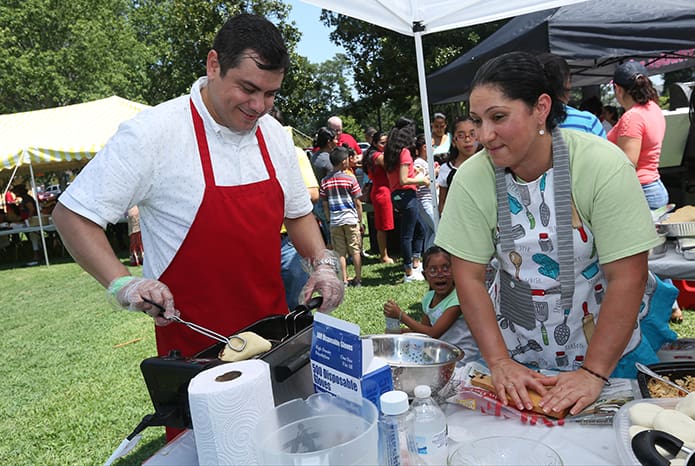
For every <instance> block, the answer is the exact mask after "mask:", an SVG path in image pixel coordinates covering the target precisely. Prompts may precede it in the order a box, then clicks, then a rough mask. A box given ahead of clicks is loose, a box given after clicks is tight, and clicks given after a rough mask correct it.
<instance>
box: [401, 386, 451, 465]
mask: <svg viewBox="0 0 695 466" xmlns="http://www.w3.org/2000/svg"><path fill="white" fill-rule="evenodd" d="M414 393H415V399H414V400H413V404H412V405H411V407H410V411H411V412H412V413H413V436H414V438H415V446H416V448H417V453H418V455H419V456H420V457H421V458H422V459H423V460H424V461H425V463H426V464H431V465H441V464H446V458H447V425H446V415H445V414H444V412H443V411H442V409H441V408H440V407H439V405H438V404H437V403H436V402H435V401H434V400H433V399H432V390H431V389H430V387H429V386H427V385H418V386H417V387H415V390H414Z"/></svg>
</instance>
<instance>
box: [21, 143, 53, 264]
mask: <svg viewBox="0 0 695 466" xmlns="http://www.w3.org/2000/svg"><path fill="white" fill-rule="evenodd" d="M24 155H25V157H26V158H28V159H29V174H30V175H31V193H32V194H33V195H34V201H36V215H37V216H38V218H39V232H40V233H41V245H42V246H43V258H44V259H45V260H46V266H47V267H48V266H49V265H51V264H49V263H48V251H47V250H46V236H45V235H44V232H43V221H42V218H41V202H40V201H39V196H38V194H37V193H36V180H35V179H34V166H33V165H32V163H31V157H29V154H28V153H27V152H26V150H25V151H24Z"/></svg>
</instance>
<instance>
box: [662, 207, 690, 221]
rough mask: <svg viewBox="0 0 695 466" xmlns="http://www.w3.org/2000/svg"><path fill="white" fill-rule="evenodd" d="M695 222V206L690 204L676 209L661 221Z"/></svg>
mask: <svg viewBox="0 0 695 466" xmlns="http://www.w3.org/2000/svg"><path fill="white" fill-rule="evenodd" d="M686 222H695V207H694V206H691V205H686V206H683V207H681V208H680V209H676V211H675V212H673V213H672V214H671V215H669V216H668V218H667V219H666V220H664V221H663V222H662V223H686Z"/></svg>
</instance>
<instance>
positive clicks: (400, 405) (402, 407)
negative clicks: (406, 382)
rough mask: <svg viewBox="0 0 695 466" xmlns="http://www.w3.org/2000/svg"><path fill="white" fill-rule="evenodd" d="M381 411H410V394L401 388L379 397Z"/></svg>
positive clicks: (387, 412) (400, 412) (389, 413)
mask: <svg viewBox="0 0 695 466" xmlns="http://www.w3.org/2000/svg"><path fill="white" fill-rule="evenodd" d="M379 401H380V403H381V412H382V413H384V414H387V415H396V414H402V413H404V412H406V411H408V408H409V407H410V405H409V404H408V394H407V393H406V392H402V391H400V390H391V391H390V392H386V393H383V394H382V395H381V397H379Z"/></svg>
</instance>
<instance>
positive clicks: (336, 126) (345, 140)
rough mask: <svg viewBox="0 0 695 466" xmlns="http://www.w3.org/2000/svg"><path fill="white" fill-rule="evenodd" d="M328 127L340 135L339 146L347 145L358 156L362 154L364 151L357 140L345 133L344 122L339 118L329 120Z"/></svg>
mask: <svg viewBox="0 0 695 466" xmlns="http://www.w3.org/2000/svg"><path fill="white" fill-rule="evenodd" d="M328 127H329V128H331V129H333V130H334V131H335V132H336V134H337V135H338V146H342V145H343V144H347V145H348V146H350V148H351V149H352V150H354V151H355V153H356V154H361V153H362V149H360V146H359V144H357V141H355V138H354V137H352V135H350V134H348V133H343V120H341V119H340V117H338V116H332V117H330V118H329V119H328Z"/></svg>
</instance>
